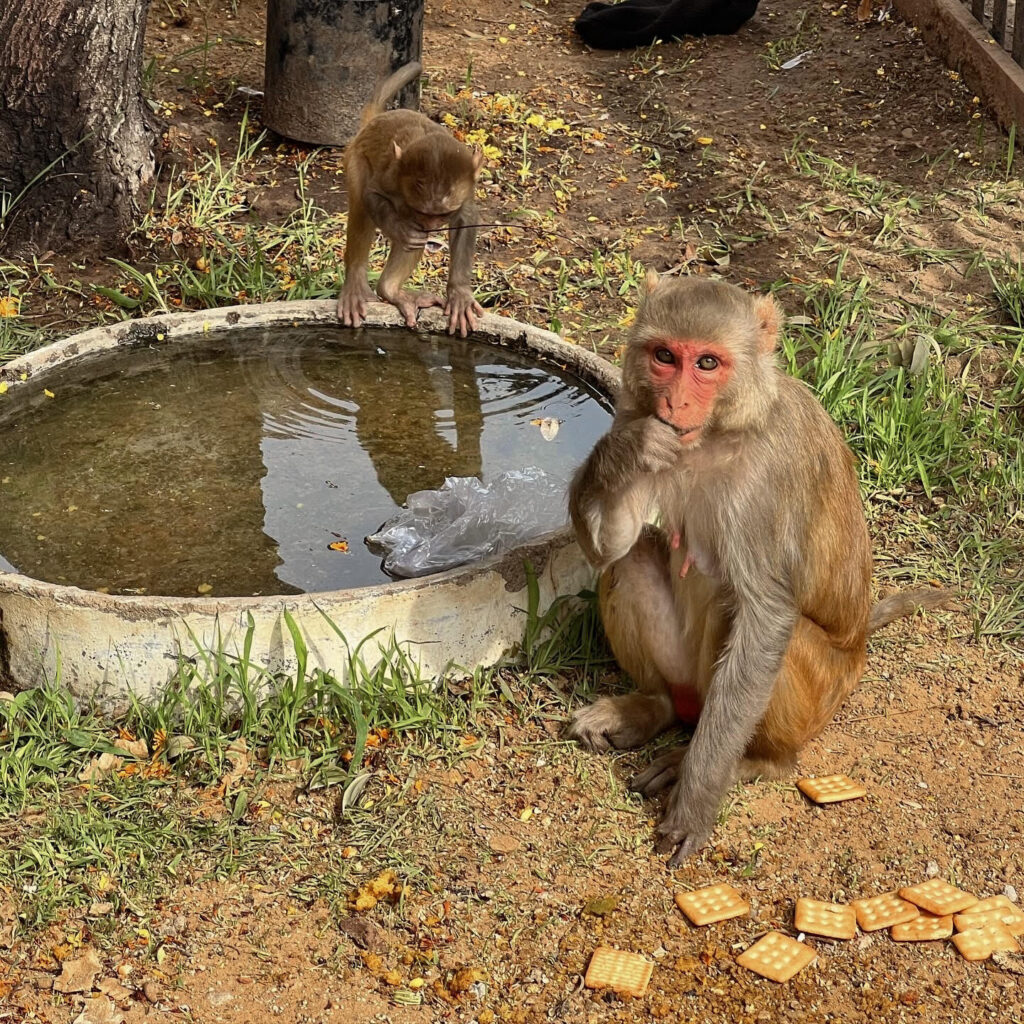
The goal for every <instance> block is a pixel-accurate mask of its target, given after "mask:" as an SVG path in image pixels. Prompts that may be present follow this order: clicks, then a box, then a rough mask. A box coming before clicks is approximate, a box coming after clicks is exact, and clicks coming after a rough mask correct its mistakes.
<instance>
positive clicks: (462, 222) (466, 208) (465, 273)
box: [444, 200, 484, 338]
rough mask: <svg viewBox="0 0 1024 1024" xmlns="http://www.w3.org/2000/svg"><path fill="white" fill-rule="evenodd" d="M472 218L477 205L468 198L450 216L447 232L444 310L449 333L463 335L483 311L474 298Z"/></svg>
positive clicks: (474, 218) (474, 229)
mask: <svg viewBox="0 0 1024 1024" xmlns="http://www.w3.org/2000/svg"><path fill="white" fill-rule="evenodd" d="M475 222H476V208H475V207H474V205H473V203H472V202H471V201H469V200H467V201H466V202H465V203H463V204H462V206H461V207H460V208H459V210H458V212H456V214H455V215H454V216H453V217H452V219H451V224H450V230H449V234H448V238H449V242H450V244H449V254H450V255H449V263H448V301H447V304H446V305H445V308H444V311H445V313H447V314H448V333H449V334H454V333H455V332H456V331H458V332H459V334H460V335H461V336H462V337H463V338H464V337H466V335H467V334H468V333H469V332H470V331H473V330H475V329H476V324H477V317H481V316H483V315H484V310H483V307H482V306H481V305H480V303H479V302H477V301H476V299H474V298H473V285H472V274H473V253H474V252H475V250H476V228H475V227H472V225H473V224H474V223H475Z"/></svg>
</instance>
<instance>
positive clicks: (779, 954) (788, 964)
mask: <svg viewBox="0 0 1024 1024" xmlns="http://www.w3.org/2000/svg"><path fill="white" fill-rule="evenodd" d="M816 955H817V954H816V953H815V952H814V950H813V949H811V947H810V946H805V945H804V944H803V943H802V942H797V941H796V939H791V938H790V937H789V936H788V935H783V934H782V932H769V933H768V934H767V935H765V936H764V937H763V938H760V939H758V940H757V942H755V943H754V944H753V945H752V946H751V947H750V948H749V949H747V950H745V951H744V952H742V953H740V955H739V956H738V957H736V963H738V964H739V965H740V966H741V967H746V968H747V970H748V971H753V972H754V973H755V974H760V975H761V977H762V978H770V979H771V980H772V981H779V982H782V981H789V979H790V978H792V977H793V975H794V974H796V972H797V971H801V970H803V969H804V968H805V967H806V966H807V965H808V964H809V963H810V962H811V961H812V960H813V959H814V958H815V956H816Z"/></svg>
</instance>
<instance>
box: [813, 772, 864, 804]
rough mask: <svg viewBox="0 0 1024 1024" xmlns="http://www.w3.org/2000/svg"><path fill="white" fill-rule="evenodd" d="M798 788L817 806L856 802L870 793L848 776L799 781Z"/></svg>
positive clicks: (821, 777) (820, 777)
mask: <svg viewBox="0 0 1024 1024" xmlns="http://www.w3.org/2000/svg"><path fill="white" fill-rule="evenodd" d="M796 784H797V788H798V789H799V790H800V792H801V793H803V794H804V796H806V797H808V798H809V799H811V800H813V801H814V802H815V803H816V804H834V803H838V802H839V801H840V800H856V799H858V798H859V797H862V796H867V795H868V791H867V790H866V789H865V788H864V787H863V786H862V785H861V784H860V783H859V782H854V781H853V779H851V778H850V777H849V776H847V775H820V776H818V777H817V778H813V779H798V780H797V783H796Z"/></svg>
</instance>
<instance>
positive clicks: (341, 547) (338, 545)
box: [327, 540, 348, 551]
mask: <svg viewBox="0 0 1024 1024" xmlns="http://www.w3.org/2000/svg"><path fill="white" fill-rule="evenodd" d="M327 547H328V548H330V550H331V551H348V541H347V540H336V541H334V542H333V543H331V544H328V545H327Z"/></svg>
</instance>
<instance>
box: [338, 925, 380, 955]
mask: <svg viewBox="0 0 1024 1024" xmlns="http://www.w3.org/2000/svg"><path fill="white" fill-rule="evenodd" d="M338 928H339V929H340V930H341V931H342V932H344V933H345V934H346V935H347V936H348V937H349V938H350V939H351V940H352V941H353V942H354V943H355V944H356V945H357V946H358V947H359V948H360V949H369V950H371V951H373V952H380V951H381V950H384V949H387V947H388V940H387V936H386V935H385V934H384V931H383V929H381V928H380V927H379V926H378V925H376V924H374V922H373V921H370V920H369V919H368V918H365V917H343V918H342V919H341V920H340V921H339V922H338Z"/></svg>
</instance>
